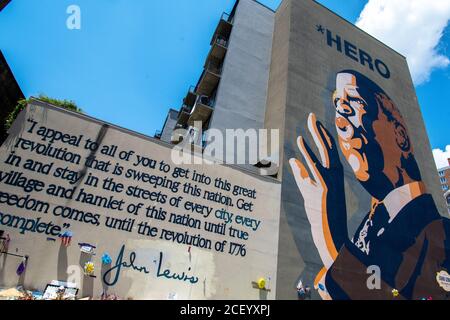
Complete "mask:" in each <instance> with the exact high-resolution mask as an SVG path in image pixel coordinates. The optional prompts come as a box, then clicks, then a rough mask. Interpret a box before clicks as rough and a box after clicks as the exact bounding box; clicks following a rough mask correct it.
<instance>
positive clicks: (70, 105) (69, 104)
mask: <svg viewBox="0 0 450 320" xmlns="http://www.w3.org/2000/svg"><path fill="white" fill-rule="evenodd" d="M37 99H38V100H40V101H42V102H46V103H49V104H52V105H54V106H58V107H61V108H64V109H67V110H71V111H75V112H80V113H82V112H83V110H81V109H80V108H78V106H77V105H76V104H75V102H73V101H69V100H58V99H53V98H49V97H47V96H45V95H39V97H38V98H37ZM28 103H29V100H27V99H22V100H20V101H19V102H17V105H16V107H15V108H14V110H13V111H11V112H10V114H8V116H7V117H6V121H5V128H6V130H8V129H9V128H11V126H12V124H13V123H14V121H15V120H16V118H17V116H18V115H19V113H20V112H21V111H22V110H23V109H25V108H26V107H27V105H28Z"/></svg>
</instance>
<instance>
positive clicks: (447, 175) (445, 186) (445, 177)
mask: <svg viewBox="0 0 450 320" xmlns="http://www.w3.org/2000/svg"><path fill="white" fill-rule="evenodd" d="M448 163H449V166H448V167H445V168H441V169H439V182H440V183H441V187H442V192H443V193H444V199H445V201H446V203H447V208H448V212H449V214H450V188H449V185H450V159H448Z"/></svg>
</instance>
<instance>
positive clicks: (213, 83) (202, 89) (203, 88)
mask: <svg viewBox="0 0 450 320" xmlns="http://www.w3.org/2000/svg"><path fill="white" fill-rule="evenodd" d="M221 75H222V64H221V63H219V62H217V61H215V60H210V61H207V62H206V64H205V69H204V70H203V73H202V76H201V77H200V80H199V82H198V85H197V90H196V93H197V94H198V95H204V96H207V97H210V96H211V95H212V93H213V92H214V90H215V89H216V88H217V85H218V84H219V81H220V78H221Z"/></svg>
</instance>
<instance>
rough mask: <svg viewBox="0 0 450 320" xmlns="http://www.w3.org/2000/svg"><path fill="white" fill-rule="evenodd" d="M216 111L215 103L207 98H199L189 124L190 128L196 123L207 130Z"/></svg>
mask: <svg viewBox="0 0 450 320" xmlns="http://www.w3.org/2000/svg"><path fill="white" fill-rule="evenodd" d="M213 109H214V101H213V100H212V99H210V98H208V97H206V96H199V97H198V98H197V101H196V103H195V106H194V108H193V109H192V112H191V114H190V116H189V120H188V122H187V124H188V126H194V125H195V122H196V121H200V122H201V123H202V127H203V128H206V126H207V124H208V121H209V119H210V117H211V114H212V112H213Z"/></svg>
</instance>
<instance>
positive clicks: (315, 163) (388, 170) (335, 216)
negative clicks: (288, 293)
mask: <svg viewBox="0 0 450 320" xmlns="http://www.w3.org/2000/svg"><path fill="white" fill-rule="evenodd" d="M332 98H333V105H334V107H335V108H336V120H335V123H336V131H337V137H338V141H337V143H336V141H335V140H334V139H333V136H332V134H331V133H330V132H329V131H328V130H327V129H326V128H325V127H324V126H323V125H322V123H321V122H320V121H319V120H318V119H316V116H315V115H314V114H311V115H310V117H309V119H308V129H309V131H310V133H311V135H312V137H313V140H314V142H315V144H316V146H317V149H318V151H319V155H318V156H317V155H316V154H315V153H314V152H313V151H312V150H311V148H310V147H309V146H308V144H307V143H306V142H305V140H304V139H303V137H299V138H298V141H297V143H298V148H299V149H300V152H301V154H302V156H303V158H304V162H303V161H301V160H298V159H291V160H290V165H291V168H292V172H293V174H294V177H295V180H296V183H297V186H298V188H299V190H300V193H301V195H302V198H303V200H304V206H305V211H306V214H307V217H308V220H309V222H310V224H311V232H312V237H313V240H314V243H315V245H316V247H317V250H318V253H319V255H320V258H321V260H322V262H323V265H324V267H323V269H322V270H321V271H320V272H319V274H318V275H317V277H316V280H315V288H316V289H317V290H318V291H319V294H320V295H321V297H322V298H323V299H393V298H395V299H423V298H433V299H444V298H446V297H448V292H447V291H446V290H445V286H444V287H443V286H442V282H443V281H444V280H445V279H440V277H439V274H441V275H442V274H448V273H447V272H448V271H450V221H449V220H448V219H445V218H443V217H441V216H440V215H439V212H438V210H437V208H436V205H435V203H434V201H433V198H432V196H431V195H430V194H428V193H427V191H426V188H425V186H424V184H423V182H422V178H421V174H420V171H419V168H418V165H417V163H416V160H415V157H414V150H413V147H412V144H411V141H410V138H409V135H408V130H407V126H406V123H405V120H404V119H403V117H402V115H401V114H400V112H399V110H398V109H397V107H396V105H395V104H394V102H393V100H392V99H391V98H390V97H389V96H388V95H387V94H386V93H385V92H384V91H383V90H382V89H381V88H380V87H379V86H378V85H377V84H375V83H374V82H373V81H371V80H370V79H368V78H367V77H366V76H364V75H362V74H360V73H358V72H356V71H352V70H344V71H341V72H339V73H338V74H337V76H336V90H335V92H334V94H333V97H332ZM410 129H412V130H413V129H414V128H410ZM338 146H339V147H338ZM338 150H340V152H342V155H343V156H344V158H345V159H346V161H347V162H348V164H349V165H350V166H351V168H352V170H353V172H354V174H355V176H356V179H357V180H358V181H359V182H360V183H361V185H362V186H363V187H364V189H365V190H366V191H367V192H368V193H369V194H370V195H371V197H372V204H371V208H370V210H368V211H369V213H368V214H367V216H366V217H365V218H364V219H363V221H362V222H361V225H360V226H359V228H358V229H357V231H356V233H355V235H354V236H353V238H351V239H349V236H348V229H347V209H346V202H345V188H344V169H343V165H342V163H341V161H340V158H339V151H338ZM307 168H308V169H309V171H308V170H307ZM377 270H378V271H379V276H380V278H381V279H380V281H379V282H380V283H379V285H377V283H376V281H375V283H371V280H370V278H371V275H372V272H375V273H376V274H375V275H377V272H376V271H377ZM447 280H448V279H447ZM444 282H445V281H444ZM447 289H448V287H447Z"/></svg>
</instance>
